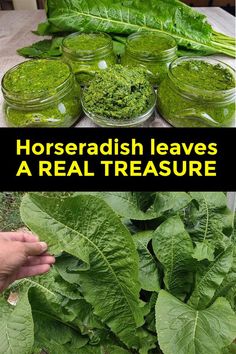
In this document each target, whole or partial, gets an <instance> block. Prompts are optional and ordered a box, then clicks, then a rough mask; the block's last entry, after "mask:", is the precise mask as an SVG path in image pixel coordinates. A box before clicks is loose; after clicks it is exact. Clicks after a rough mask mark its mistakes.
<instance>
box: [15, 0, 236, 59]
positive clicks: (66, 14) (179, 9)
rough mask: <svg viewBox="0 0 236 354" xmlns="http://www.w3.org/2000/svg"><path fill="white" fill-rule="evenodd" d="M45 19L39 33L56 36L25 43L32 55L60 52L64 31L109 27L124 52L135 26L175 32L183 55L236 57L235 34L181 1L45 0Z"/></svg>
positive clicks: (116, 46) (26, 51) (27, 53)
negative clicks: (219, 29) (216, 26)
mask: <svg viewBox="0 0 236 354" xmlns="http://www.w3.org/2000/svg"><path fill="white" fill-rule="evenodd" d="M46 13H47V21H46V22H44V23H41V24H40V25H39V27H38V30H37V32H36V33H37V34H39V35H54V36H55V35H56V36H59V37H60V38H59V39H58V38H56V39H55V38H54V39H53V41H52V42H50V41H48V40H45V41H43V42H42V41H40V43H36V44H34V45H33V46H32V47H28V48H23V49H21V50H19V51H18V53H19V54H21V55H24V56H28V57H47V56H48V57H53V56H60V55H61V48H60V42H61V36H62V35H65V34H68V33H72V32H78V31H79V32H106V33H110V34H112V35H113V39H114V49H115V52H116V53H117V54H122V53H123V51H124V43H125V37H126V36H127V35H129V34H131V33H134V32H137V31H154V32H159V33H167V34H170V35H172V36H173V37H174V38H175V40H176V42H177V44H178V46H179V54H180V55H209V54H215V53H223V54H226V55H229V56H232V57H235V39H234V38H231V37H229V36H226V35H224V34H222V33H218V32H216V31H215V30H214V29H213V28H212V27H211V25H210V24H209V23H208V22H207V18H206V16H204V15H203V14H200V13H199V12H198V11H196V10H194V9H193V8H191V7H189V6H187V5H185V4H183V3H182V2H181V1H179V0H147V1H143V0H124V1H118V0H115V1H114V0H112V1H111V0H96V1H95V0H47V1H46Z"/></svg>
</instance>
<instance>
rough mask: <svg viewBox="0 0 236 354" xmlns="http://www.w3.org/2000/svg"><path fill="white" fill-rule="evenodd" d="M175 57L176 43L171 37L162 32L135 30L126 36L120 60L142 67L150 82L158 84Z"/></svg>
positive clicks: (128, 64) (127, 64) (124, 63)
mask: <svg viewBox="0 0 236 354" xmlns="http://www.w3.org/2000/svg"><path fill="white" fill-rule="evenodd" d="M176 58H177V44H176V41H175V40H174V38H173V37H171V36H169V35H167V34H164V33H156V32H137V33H134V34H132V35H130V36H129V37H128V39H127V43H126V51H125V55H124V56H123V57H122V61H121V62H122V65H125V66H131V67H132V66H141V67H143V68H144V69H145V70H146V71H147V73H148V77H149V80H150V82H151V83H152V84H153V85H154V86H158V85H159V84H160V83H161V82H162V80H163V79H164V78H165V76H166V74H167V72H168V68H169V65H170V63H171V62H172V61H173V60H174V59H176Z"/></svg>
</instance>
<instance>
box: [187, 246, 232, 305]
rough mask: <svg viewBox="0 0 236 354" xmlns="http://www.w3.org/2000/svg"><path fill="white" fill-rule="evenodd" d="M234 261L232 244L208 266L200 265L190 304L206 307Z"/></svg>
mask: <svg viewBox="0 0 236 354" xmlns="http://www.w3.org/2000/svg"><path fill="white" fill-rule="evenodd" d="M232 263H233V249H232V247H231V246H230V247H228V248H227V249H226V250H225V251H223V252H222V253H220V254H219V255H218V256H217V257H216V259H215V261H214V262H211V263H209V265H208V266H205V265H200V266H199V267H198V271H197V274H196V277H195V287H194V291H193V293H192V295H191V297H190V299H189V301H188V304H189V305H190V306H192V307H194V308H196V309H199V310H201V309H204V308H206V307H207V306H208V305H209V304H210V302H211V300H212V298H213V296H214V294H215V292H216V290H217V289H218V287H219V286H220V285H221V283H222V282H223V280H224V278H225V277H226V275H227V273H228V272H229V270H230V269H231V267H232Z"/></svg>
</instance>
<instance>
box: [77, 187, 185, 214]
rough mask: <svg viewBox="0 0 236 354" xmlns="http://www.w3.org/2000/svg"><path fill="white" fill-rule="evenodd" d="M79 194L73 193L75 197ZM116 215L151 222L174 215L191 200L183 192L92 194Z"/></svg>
mask: <svg viewBox="0 0 236 354" xmlns="http://www.w3.org/2000/svg"><path fill="white" fill-rule="evenodd" d="M77 194H81V193H75V195H77ZM89 194H91V195H96V196H97V197H99V198H102V199H103V200H105V201H106V203H107V204H108V205H110V207H111V208H112V209H113V210H115V211H116V212H117V214H118V215H120V216H122V217H124V218H127V219H133V220H152V219H156V218H160V217H166V218H167V217H168V216H170V215H174V214H176V213H177V212H179V211H180V210H182V209H184V208H185V207H186V206H187V205H188V204H189V203H190V201H191V200H192V198H191V197H190V196H189V195H188V194H187V193H185V192H173V193H172V192H157V193H154V192H153V193H151V192H149V193H138V192H92V193H89Z"/></svg>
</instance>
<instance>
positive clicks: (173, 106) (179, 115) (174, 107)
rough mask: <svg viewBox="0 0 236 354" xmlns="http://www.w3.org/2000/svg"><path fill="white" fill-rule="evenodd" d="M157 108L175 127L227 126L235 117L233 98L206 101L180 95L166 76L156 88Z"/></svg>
mask: <svg viewBox="0 0 236 354" xmlns="http://www.w3.org/2000/svg"><path fill="white" fill-rule="evenodd" d="M157 104H158V110H159V112H160V114H161V115H162V116H163V117H164V118H165V119H166V120H167V121H168V122H169V123H170V124H171V125H173V126H175V127H190V128H191V127H229V126H231V125H232V123H233V122H234V119H235V103H234V100H233V101H232V100H231V101H230V102H227V101H225V102H224V101H223V103H222V102H221V103H220V104H219V103H218V102H212V103H209V102H206V101H205V100H204V99H200V100H199V99H195V100H194V99H189V98H187V97H184V96H183V95H181V94H180V93H179V91H178V89H176V88H173V83H172V82H171V80H170V79H169V78H166V79H165V80H164V81H163V82H162V83H161V85H160V87H159V90H158V101H157Z"/></svg>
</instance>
